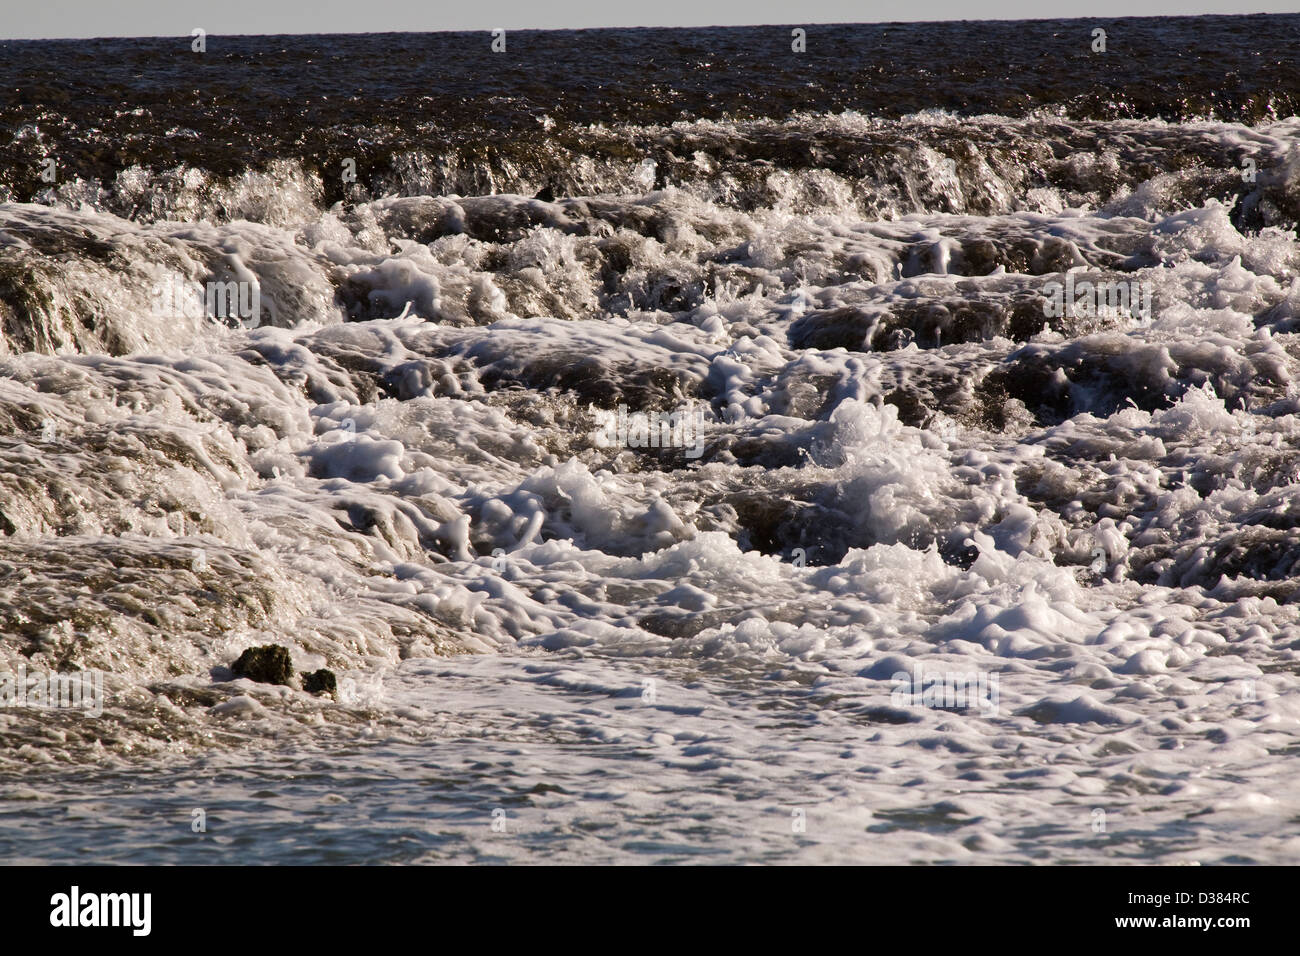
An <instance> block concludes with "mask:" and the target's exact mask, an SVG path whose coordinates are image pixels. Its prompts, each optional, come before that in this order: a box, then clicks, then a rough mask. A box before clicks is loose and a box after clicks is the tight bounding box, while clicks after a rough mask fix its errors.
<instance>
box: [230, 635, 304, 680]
mask: <svg viewBox="0 0 1300 956" xmlns="http://www.w3.org/2000/svg"><path fill="white" fill-rule="evenodd" d="M230 669H231V670H232V671H233V672H234V674H235V676H236V677H247V678H248V679H249V680H255V681H257V682H258V683H259V684H288V683H289V679H290V678H291V677H292V676H293V662H292V661H291V660H290V659H289V649H288V648H287V647H282V646H281V645H279V644H264V645H263V646H261V647H250V648H248V649H247V650H245V651H244V653H242V654H240V655H239V660H237V661H235V663H233V664H231V665H230Z"/></svg>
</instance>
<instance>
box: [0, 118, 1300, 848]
mask: <svg viewBox="0 0 1300 956" xmlns="http://www.w3.org/2000/svg"><path fill="white" fill-rule="evenodd" d="M547 121H550V122H552V123H553V122H554V121H553V120H550V117H542V118H539V119H537V121H536V123H535V129H533V130H530V131H529V132H528V135H530V136H533V137H536V138H539V139H540V138H544V137H546V136H548V135H550V134H549V132H548V130H549V129H550V127H548V126H547ZM575 129H576V130H577V132H575V133H573V135H574V136H577V135H579V134H580V135H581V137H582V142H583V143H584V144H585V146H584V147H583V149H584V150H585V156H586V158H585V159H581V160H575V159H574V156H573V153H572V149H573V148H574V147H568V148H567V149H568V151H566V152H563V153H560V154H556V156H554V157H552V158H551V159H550V160H548V161H547V162H546V163H543V164H542V165H541V166H538V167H536V168H532V167H524V166H520V167H508V166H507V167H503V166H500V165H497V166H495V167H491V168H489V167H487V166H477V167H476V166H474V165H473V162H472V160H471V159H470V158H465V157H462V158H461V159H457V158H456V156H453V155H452V154H450V153H446V152H443V153H439V154H438V155H437V156H434V155H432V154H429V155H425V154H420V155H418V156H415V155H414V154H413V158H412V159H411V160H410V163H409V164H408V165H407V166H406V167H405V169H406V172H405V173H404V175H405V176H406V178H405V179H404V180H402V181H401V182H400V184H393V183H389V184H388V185H387V188H383V189H378V188H376V189H374V190H372V191H371V192H370V193H368V194H365V195H362V194H361V193H360V192H357V193H355V194H352V195H350V196H349V197H347V198H345V199H340V200H337V201H331V197H330V195H329V190H330V189H332V188H335V187H333V186H331V185H329V184H328V183H327V182H326V181H325V180H326V175H327V174H326V173H323V172H322V171H321V170H320V169H317V168H315V167H313V166H312V165H311V164H310V163H308V162H305V161H298V160H294V159H286V158H279V159H276V160H274V161H272V162H270V163H269V164H267V165H266V166H265V167H264V168H259V169H250V170H245V171H242V172H235V173H231V174H230V175H224V174H221V173H218V172H214V171H212V170H206V169H200V168H198V167H196V166H194V165H192V164H178V165H176V166H173V167H166V166H165V164H158V165H156V166H153V167H147V166H144V165H134V166H131V167H128V168H126V169H124V170H122V171H121V172H120V173H119V174H117V175H116V176H115V177H114V178H112V179H109V180H101V179H93V178H84V177H80V178H79V177H72V178H70V179H68V180H67V181H61V182H59V183H56V184H52V185H50V186H49V187H48V188H42V189H40V190H38V191H36V192H34V193H33V194H31V195H20V193H21V190H20V189H18V187H17V186H12V185H11V186H10V187H6V188H7V189H8V192H7V193H6V194H4V195H0V198H3V199H6V200H8V201H5V202H2V203H0V321H2V329H0V672H3V673H16V672H17V671H18V670H19V669H20V668H22V669H23V670H24V671H25V672H27V673H30V674H31V675H33V677H32V679H33V680H35V679H37V677H36V675H41V674H51V673H78V672H80V673H94V674H96V675H99V676H100V677H102V681H103V701H102V703H103V713H102V716H99V717H95V718H91V717H89V716H88V715H86V714H84V713H79V712H77V711H76V710H75V709H69V708H62V709H39V708H31V707H25V708H24V707H0V858H2V859H4V860H6V861H9V862H37V861H41V862H49V861H62V862H68V861H83V862H86V861H113V862H145V863H157V862H177V863H188V862H213V863H215V862H238V863H251V862H303V863H331V862H376V863H377V862H386V863H392V862H412V863H415V862H419V863H424V862H448V861H450V862H559V863H587V862H597V863H609V862H692V861H698V862H719V863H722V862H725V863H764V862H794V863H959V864H962V863H1039V862H1051V863H1093V864H1096V863H1129V862H1131V863H1150V862H1159V863H1180V864H1191V865H1199V864H1221V863H1287V862H1292V861H1294V860H1295V859H1297V855H1298V854H1300V832H1298V831H1297V829H1296V820H1297V819H1300V770H1297V766H1298V765H1297V763H1296V762H1295V757H1296V755H1297V753H1300V687H1298V686H1297V674H1300V619H1298V618H1300V604H1297V593H1298V592H1297V587H1298V584H1297V581H1298V580H1300V535H1298V534H1297V531H1296V528H1297V522H1300V451H1298V450H1297V449H1298V447H1300V418H1298V417H1297V413H1298V412H1300V391H1297V385H1296V382H1295V375H1296V371H1297V365H1298V362H1300V337H1298V336H1297V328H1300V325H1298V323H1300V280H1298V279H1297V268H1298V266H1300V241H1298V240H1297V236H1296V232H1295V228H1296V221H1297V220H1298V219H1300V119H1297V118H1296V117H1294V116H1289V117H1288V116H1278V117H1270V118H1259V119H1251V120H1249V121H1247V120H1240V121H1238V120H1231V119H1224V118H1214V117H1203V118H1193V119H1183V120H1170V119H1165V118H1159V117H1145V118H1126V117H1115V118H1083V119H1081V118H1077V117H1076V118H1071V117H1066V116H1063V115H1061V114H1060V113H1059V112H1043V111H1030V112H1028V113H1025V114H1024V115H1004V114H999V113H981V114H978V115H964V116H963V115H958V114H956V113H954V112H951V111H948V110H944V109H927V110H923V111H917V112H911V113H907V114H904V115H901V116H898V117H883V116H880V115H870V114H866V113H862V112H858V111H855V110H851V109H850V110H820V111H819V110H803V111H792V112H790V113H789V115H786V116H784V117H781V118H770V117H754V118H743V117H730V118H687V119H678V120H675V121H672V122H663V123H660V122H644V123H637V124H634V125H627V124H620V122H618V121H616V120H614V119H611V120H610V121H609V122H606V123H590V124H583V125H581V127H580V128H578V127H575ZM24 135H27V136H28V137H40V136H41V135H44V134H43V133H42V132H41V130H40V129H39V128H37V127H33V128H30V129H28V130H27V133H26V134H24ZM178 135H180V134H178ZM449 157H450V158H449ZM791 157H795V158H791ZM1247 157H1248V158H1250V159H1251V163H1250V164H1244V163H1243V159H1244V158H1247ZM462 160H463V161H462ZM547 163H549V165H547ZM439 164H441V165H439ZM331 174H332V173H331ZM488 179H490V180H491V184H490V187H488V188H483V186H482V183H483V182H484V181H485V180H488ZM474 183H478V184H479V188H478V191H473V190H472V187H473V184H474ZM1067 279H1068V280H1069V283H1070V288H1071V289H1072V290H1073V289H1075V288H1078V287H1079V283H1082V282H1085V281H1089V282H1092V283H1105V282H1123V283H1125V284H1127V283H1133V284H1134V289H1135V298H1134V300H1133V301H1134V302H1137V301H1138V299H1137V298H1136V295H1137V293H1136V289H1137V288H1138V287H1139V286H1140V287H1141V288H1142V289H1143V290H1145V291H1146V293H1147V295H1148V296H1149V299H1148V301H1149V302H1150V303H1151V308H1150V311H1149V314H1145V315H1144V314H1139V313H1138V311H1137V310H1136V309H1110V310H1108V309H1105V308H1096V309H1085V310H1082V311H1081V310H1078V309H1075V310H1057V314H1055V315H1053V314H1050V313H1051V312H1052V311H1053V310H1051V309H1050V308H1046V309H1045V308H1044V305H1045V303H1047V302H1049V300H1050V297H1051V294H1052V289H1051V288H1048V286H1049V284H1050V283H1053V282H1055V283H1057V284H1058V288H1064V287H1065V284H1066V282H1067ZM214 280H216V281H220V282H231V283H244V285H245V287H251V288H253V289H254V290H255V291H256V292H257V295H258V298H259V301H260V302H262V303H264V304H265V307H263V308H261V310H260V312H259V313H258V315H257V316H256V317H255V318H254V319H252V320H250V319H249V318H248V317H247V316H242V315H235V316H234V317H233V318H232V317H231V316H230V315H229V314H217V315H214V314H212V312H211V309H206V308H204V307H203V305H202V303H200V306H199V307H197V308H191V309H183V308H182V309H178V308H175V307H174V306H175V304H176V303H175V298H174V297H173V298H171V299H168V298H167V297H165V296H160V290H165V289H169V288H171V289H174V288H176V287H177V286H176V285H175V283H181V284H182V285H183V286H184V287H186V288H189V287H190V285H191V284H192V285H193V286H196V287H198V288H204V287H206V285H207V284H210V283H212V282H213V281H214ZM1125 288H1127V285H1126V286H1125ZM160 303H162V304H161V305H160ZM169 303H170V304H169ZM1062 312H1065V313H1066V314H1061V313H1062ZM620 408H622V409H623V414H624V421H627V420H629V419H628V418H627V416H634V415H636V414H641V415H642V416H643V417H644V416H653V415H656V414H662V415H663V416H664V418H663V431H662V433H660V432H659V431H658V430H657V428H658V425H657V424H656V423H657V422H658V421H659V419H657V418H654V417H650V418H648V419H646V420H648V421H649V422H650V425H649V428H650V429H651V433H653V434H654V435H655V436H656V441H655V443H654V445H651V444H650V442H649V441H640V442H638V441H636V440H634V439H630V438H628V437H627V435H626V432H627V431H628V429H627V427H626V426H624V427H623V432H618V433H617V434H616V431H615V430H614V429H612V427H611V425H610V423H611V422H613V421H615V416H617V415H618V414H619V409H620ZM697 411H698V415H699V418H698V426H696V425H695V424H693V423H695V422H696V419H695V418H694V417H690V416H694V415H695V414H696V413H697ZM669 414H673V415H676V416H678V417H677V418H674V419H672V422H673V423H674V424H670V422H669V418H668V415H669ZM632 420H633V422H634V425H633V429H632V430H633V431H635V429H636V428H637V427H640V426H638V425H636V424H635V422H636V420H635V419H632ZM696 427H698V435H696V434H694V433H693V432H692V429H693V428H696ZM673 428H678V431H676V432H674V431H672V429H673ZM682 428H685V434H683V432H682V431H681V429H682ZM660 435H661V437H662V438H663V440H662V441H659V440H658V437H660ZM643 437H644V436H643ZM611 438H612V439H613V440H611ZM265 645H279V646H282V647H284V648H286V649H287V650H288V652H289V655H290V658H291V660H292V666H293V670H294V675H293V676H292V678H290V680H289V682H288V683H287V684H272V683H264V682H258V681H255V680H251V679H249V678H248V677H240V676H237V675H236V673H235V672H234V671H233V670H232V665H233V664H234V662H235V661H236V659H237V658H239V657H240V655H241V653H242V652H243V651H244V650H246V649H248V648H252V647H261V646H265ZM320 669H327V670H329V671H330V672H331V673H332V674H333V675H334V676H335V678H336V680H337V688H336V689H335V690H334V691H333V692H324V693H321V692H317V693H312V692H310V691H308V690H306V689H304V686H303V675H304V674H307V673H311V672H316V671H318V670H320ZM922 675H929V678H928V681H927V680H926V679H924V678H923V676H922ZM200 817H201V818H202V820H203V821H204V823H203V827H202V828H201V829H200V828H197V825H196V824H195V821H196V820H198V819H200Z"/></svg>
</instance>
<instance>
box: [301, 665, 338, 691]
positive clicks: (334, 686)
mask: <svg viewBox="0 0 1300 956" xmlns="http://www.w3.org/2000/svg"><path fill="white" fill-rule="evenodd" d="M338 688H339V684H338V679H337V678H336V677H335V676H334V672H333V671H331V670H326V669H325V668H324V667H322V668H321V669H320V670H318V671H312V672H311V673H310V674H309V673H307V672H306V671H303V673H302V689H303V690H305V691H307V693H309V694H337V693H338Z"/></svg>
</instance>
